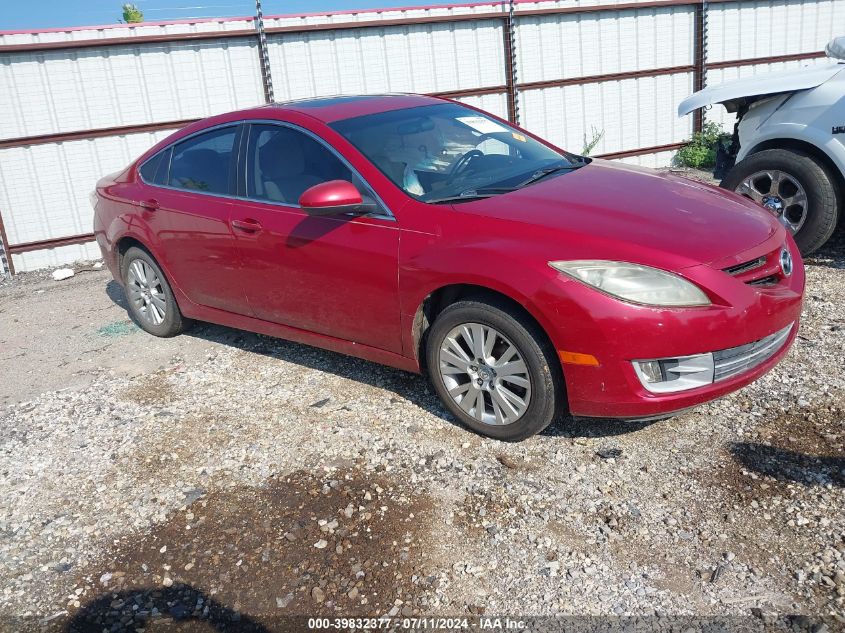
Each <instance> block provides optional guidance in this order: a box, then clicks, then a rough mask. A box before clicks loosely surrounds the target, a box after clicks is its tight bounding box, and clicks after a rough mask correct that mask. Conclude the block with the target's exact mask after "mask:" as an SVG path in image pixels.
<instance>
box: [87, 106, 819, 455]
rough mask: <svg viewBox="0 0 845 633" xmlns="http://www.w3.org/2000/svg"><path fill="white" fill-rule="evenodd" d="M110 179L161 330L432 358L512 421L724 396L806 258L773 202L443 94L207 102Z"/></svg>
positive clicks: (130, 289)
mask: <svg viewBox="0 0 845 633" xmlns="http://www.w3.org/2000/svg"><path fill="white" fill-rule="evenodd" d="M94 202H95V209H96V212H95V220H94V229H95V232H96V236H97V241H98V242H99V244H100V247H101V249H102V251H103V256H104V258H105V261H106V263H107V264H108V266H109V268H110V269H111V272H112V274H113V275H114V277H115V279H116V280H118V282H120V283H121V284H123V286H124V287H125V289H126V294H127V297H128V299H129V309H130V311H131V315H132V316H133V317H134V319H135V320H136V321H137V322H138V324H139V325H140V326H141V327H142V328H144V329H145V330H146V331H147V332H149V333H150V334H154V335H156V336H173V335H175V334H178V333H179V332H181V331H182V330H183V329H185V327H187V325H188V323H189V319H200V320H203V321H211V322H214V323H220V324H224V325H228V326H232V327H237V328H242V329H245V330H252V331H255V332H261V333H264V334H269V335H272V336H278V337H282V338H286V339H291V340H294V341H299V342H302V343H307V344H309V345H316V346H319V347H324V348H327V349H331V350H335V351H338V352H343V353H346V354H351V355H354V356H359V357H361V358H366V359H369V360H372V361H375V362H378V363H384V364H386V365H391V366H394V367H398V368H401V369H404V370H409V371H414V372H424V373H427V374H428V376H429V378H430V380H431V383H432V385H433V386H434V389H435V391H436V392H437V393H438V395H439V396H440V397H441V398H442V400H443V402H444V403H445V405H446V407H447V408H448V409H449V410H450V411H451V412H452V413H453V414H454V415H455V416H456V417H457V418H458V419H459V420H461V421H462V422H463V423H464V424H466V425H467V426H469V427H470V428H472V429H474V430H475V431H478V432H479V433H483V434H485V435H488V436H490V437H494V438H498V439H502V440H521V439H524V438H527V437H529V436H531V435H533V434H535V433H537V432H539V431H541V430H542V429H544V428H545V427H546V426H547V425H548V424H549V423H550V422H552V420H553V419H554V418H555V416H556V415H558V414H561V413H563V412H565V411H567V410H568V411H569V412H570V413H571V414H573V415H576V416H595V417H620V418H648V417H660V416H665V415H666V414H668V413H671V412H675V411H678V410H680V409H685V408H687V407H691V406H694V405H697V404H701V403H703V402H706V401H708V400H712V399H713V398H716V397H717V396H721V395H723V394H726V393H728V392H730V391H733V390H735V389H738V388H739V387H742V386H743V385H746V384H748V383H749V382H751V381H752V380H754V379H756V378H758V377H759V376H761V375H762V374H764V373H765V372H767V371H768V370H769V369H771V368H772V367H773V366H774V365H775V364H776V363H777V362H778V361H779V360H780V359H781V358H782V357H783V356H784V354H786V352H787V349H788V348H789V345H790V344H791V342H792V340H793V339H794V337H795V334H796V332H797V330H798V318H799V314H800V311H801V300H802V293H803V288H804V270H803V266H802V263H801V259H800V256H799V254H798V251H797V250H796V247H795V243H794V242H793V240H792V239H791V238H790V236H789V235H788V234H787V232H786V230H785V229H784V227H783V226H782V225H781V224H780V223H779V222H778V221H777V220H776V219H775V218H774V217H773V216H771V215H770V214H769V213H767V212H766V211H764V210H763V209H762V208H761V207H758V206H756V205H754V204H753V203H752V202H750V201H748V200H746V199H744V198H741V197H739V196H737V195H734V194H732V193H727V192H725V191H723V190H720V189H717V188H715V187H710V186H708V185H704V184H699V183H695V182H691V181H688V180H684V179H681V178H676V177H673V176H668V175H660V174H657V173H655V172H653V171H650V170H647V169H640V168H635V167H629V166H625V165H620V164H618V163H611V162H605V161H602V160H591V159H589V158H584V157H581V156H575V155H573V154H569V153H567V152H565V151H563V150H561V149H558V148H556V147H554V146H553V145H551V144H549V143H547V142H546V141H543V140H542V139H539V138H537V137H535V136H533V135H532V134H530V133H529V132H526V131H525V130H522V129H519V128H517V127H514V126H512V125H510V124H509V123H507V122H505V121H503V120H501V119H498V118H496V117H493V116H490V115H489V114H486V113H484V112H481V111H479V110H476V109H473V108H470V107H467V106H464V105H461V104H458V103H455V102H452V101H447V100H443V99H436V98H432V97H423V96H414V95H389V96H360V97H334V98H324V99H312V100H306V101H295V102H290V103H284V104H275V105H268V106H264V107H259V108H255V109H251V110H245V111H242V112H234V113H231V114H224V115H221V116H215V117H212V118H210V119H206V120H203V121H200V122H198V123H194V124H193V125H190V126H188V127H186V128H185V129H183V130H180V131H179V132H176V133H175V134H173V135H172V136H170V137H169V138H167V139H166V140H164V141H162V142H160V143H159V144H158V145H156V146H155V147H153V148H152V149H151V150H149V151H148V152H147V153H146V154H144V155H143V156H142V157H141V158H140V159H139V160H138V161H137V162H135V163H133V164H132V165H131V166H130V167H128V168H127V169H126V170H125V171H123V172H121V173H118V174H116V175H112V176H109V177H107V178H104V179H103V180H101V181H100V182H99V183H98V185H97V191H96V199H95V200H94Z"/></svg>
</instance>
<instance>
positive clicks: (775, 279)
mask: <svg viewBox="0 0 845 633" xmlns="http://www.w3.org/2000/svg"><path fill="white" fill-rule="evenodd" d="M780 251H781V249H777V250H774V251H772V252H771V253H768V254H767V255H762V256H761V257H758V258H757V259H752V260H751V261H747V262H742V263H741V264H735V265H734V266H730V267H728V268H723V269H722V271H723V272H726V273H727V274H729V275H731V276H732V277H735V278H736V279H737V280H738V281H741V282H742V283H744V284H748V285H749V286H757V287H760V286H773V285H775V284H778V283H780V281H781V279H782V278H783V277H782V275H781V270H780Z"/></svg>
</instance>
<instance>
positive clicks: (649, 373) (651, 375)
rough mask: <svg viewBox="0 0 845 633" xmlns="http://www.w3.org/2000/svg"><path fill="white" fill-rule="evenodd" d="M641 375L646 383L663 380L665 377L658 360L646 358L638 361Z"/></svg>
mask: <svg viewBox="0 0 845 633" xmlns="http://www.w3.org/2000/svg"><path fill="white" fill-rule="evenodd" d="M639 365H640V371H641V372H642V377H643V378H644V379H645V381H646V382H648V383H655V382H663V381H664V380H665V377H664V375H663V368H662V367H661V366H660V361H659V360H646V361H642V362H640V363H639Z"/></svg>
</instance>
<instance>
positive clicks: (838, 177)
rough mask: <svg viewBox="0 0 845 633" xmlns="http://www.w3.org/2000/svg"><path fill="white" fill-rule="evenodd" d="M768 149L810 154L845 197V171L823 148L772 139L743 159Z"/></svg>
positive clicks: (784, 138) (752, 150) (755, 146)
mask: <svg viewBox="0 0 845 633" xmlns="http://www.w3.org/2000/svg"><path fill="white" fill-rule="evenodd" d="M768 149H785V150H792V151H798V152H803V153H805V154H808V155H809V156H812V157H813V158H815V159H816V160H818V161H819V162H820V163H821V164H822V165H823V166H824V167H825V169H826V170H827V172H828V173H829V174H830V175H831V177H832V178H833V179H834V182H835V185H836V188H837V189H838V190H839V193H840V196H845V174H843V169H842V168H840V166H839V165H838V164H837V162H836V161H835V160H834V159H833V157H832V156H831V155H830V154H828V152H827V151H826V150H824V149H823V148H821V147H819V146H818V145H815V144H813V143H810V142H809V141H805V140H802V139H797V138H789V137H778V138H770V139H766V140H764V141H760V142H759V143H757V144H756V145H754V146H753V147H752V148H751V149H750V150H749V151H748V152H747V153H746V154H745V156H744V157H743V159H745V158H748V157H749V156H753V155H754V154H759V153H760V152H762V151H765V150H768Z"/></svg>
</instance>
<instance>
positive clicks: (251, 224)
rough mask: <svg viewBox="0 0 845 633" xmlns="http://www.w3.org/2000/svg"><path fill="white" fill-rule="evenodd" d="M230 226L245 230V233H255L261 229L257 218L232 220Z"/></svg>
mask: <svg viewBox="0 0 845 633" xmlns="http://www.w3.org/2000/svg"><path fill="white" fill-rule="evenodd" d="M232 228H235V229H239V230H241V231H246V232H247V233H257V232H258V231H260V230H261V222H259V221H258V220H253V219H247V220H232Z"/></svg>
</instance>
